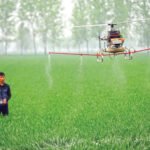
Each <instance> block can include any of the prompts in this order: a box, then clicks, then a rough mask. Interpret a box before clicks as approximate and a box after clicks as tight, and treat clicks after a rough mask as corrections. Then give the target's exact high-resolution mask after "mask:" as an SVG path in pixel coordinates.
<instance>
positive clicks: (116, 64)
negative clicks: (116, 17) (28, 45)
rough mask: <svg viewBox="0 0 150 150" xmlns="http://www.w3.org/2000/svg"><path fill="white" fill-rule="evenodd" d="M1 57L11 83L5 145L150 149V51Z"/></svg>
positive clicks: (2, 135) (1, 124) (2, 124)
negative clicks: (127, 55)
mask: <svg viewBox="0 0 150 150" xmlns="http://www.w3.org/2000/svg"><path fill="white" fill-rule="evenodd" d="M135 57H136V58H135V59H134V60H133V61H127V60H124V59H123V58H121V57H117V58H116V59H113V60H111V59H109V58H106V60H105V62H104V63H103V64H99V63H96V59H95V58H89V57H84V58H83V62H81V59H80V57H64V56H62V57H61V56H52V57H51V58H50V61H49V64H48V59H47V57H44V56H37V57H33V56H29V57H15V56H8V57H1V59H0V70H2V71H4V72H5V73H6V75H7V82H8V83H9V84H10V85H11V88H12V95H13V97H12V99H11V100H10V102H9V108H10V115H9V117H6V118H3V117H2V116H1V117H0V148H1V149H12V150H20V149H21V150H24V149H26V150H28V149H29V150H31V149H33V150H34V149H49V150H51V149H52V150H55V149H61V150H63V149H64V150H67V149H69V150H70V149H71V150H80V149H81V150H85V149H89V150H91V149H93V150H96V149H97V150H98V149H149V148H150V134H149V133H150V118H149V114H150V102H149V100H150V94H149V91H150V67H149V66H150V56H146V55H145V54H141V55H136V56H135Z"/></svg>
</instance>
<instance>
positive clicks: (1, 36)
mask: <svg viewBox="0 0 150 150" xmlns="http://www.w3.org/2000/svg"><path fill="white" fill-rule="evenodd" d="M68 7H69V6H68ZM149 9H150V2H149V1H148V0H144V1H132V0H105V1H104V0H76V1H75V2H74V7H73V14H72V17H71V19H70V20H69V21H70V22H71V24H72V26H75V25H84V24H100V23H109V22H114V23H115V22H116V23H117V22H125V21H128V23H125V24H120V25H119V29H120V30H121V31H122V33H123V35H124V36H125V37H126V38H127V39H129V41H134V43H131V45H132V44H136V45H137V46H145V47H149V46H150V34H149V33H150V29H149V26H150V20H148V19H147V20H144V21H137V22H136V21H135V22H134V20H137V19H145V18H150V13H149ZM62 12H63V8H62V1H61V0H30V1H29V0H0V54H8V50H10V51H11V49H12V50H14V51H15V52H17V53H19V54H27V53H33V54H38V53H39V51H40V52H41V53H43V54H46V53H47V52H48V50H52V51H55V50H59V48H63V49H64V48H66V49H69V48H68V47H70V48H75V49H76V50H79V51H81V50H82V49H83V48H86V50H87V51H88V52H89V51H90V50H91V48H93V47H94V48H96V47H97V45H96V41H97V37H98V35H99V34H103V32H104V31H105V32H107V30H106V26H101V27H98V28H78V29H75V28H72V30H71V31H70V32H72V36H71V37H69V38H68V37H67V38H65V36H64V34H65V33H64V28H65V27H64V25H63V16H62V14H63V13H62Z"/></svg>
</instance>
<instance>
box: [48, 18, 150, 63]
mask: <svg viewBox="0 0 150 150" xmlns="http://www.w3.org/2000/svg"><path fill="white" fill-rule="evenodd" d="M148 19H150V18H148ZM145 20H146V19H145ZM121 24H122V23H121ZM102 25H106V24H98V25H81V26H75V28H84V27H86V28H87V27H99V26H102ZM107 25H108V26H110V30H108V32H107V35H106V36H103V37H101V36H98V40H99V50H98V51H97V53H96V54H89V53H76V52H74V53H72V52H49V54H62V55H80V56H96V57H97V62H103V60H104V57H105V56H109V57H111V56H116V55H124V57H125V59H128V60H132V59H133V54H134V53H137V52H143V51H150V48H146V49H141V50H131V49H129V48H127V47H125V46H124V42H125V38H124V37H123V36H122V34H121V31H120V30H118V29H116V28H115V27H116V26H117V24H115V23H110V24H107ZM102 44H103V47H102Z"/></svg>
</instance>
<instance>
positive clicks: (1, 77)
mask: <svg viewBox="0 0 150 150" xmlns="http://www.w3.org/2000/svg"><path fill="white" fill-rule="evenodd" d="M4 82H5V73H4V72H0V84H3V83H4Z"/></svg>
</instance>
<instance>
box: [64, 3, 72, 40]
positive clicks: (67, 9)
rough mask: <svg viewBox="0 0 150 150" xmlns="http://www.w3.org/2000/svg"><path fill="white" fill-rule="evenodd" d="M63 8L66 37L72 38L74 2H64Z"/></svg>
mask: <svg viewBox="0 0 150 150" xmlns="http://www.w3.org/2000/svg"><path fill="white" fill-rule="evenodd" d="M62 7H63V8H64V10H63V22H64V26H65V29H64V36H65V37H69V36H71V23H70V21H69V19H70V18H71V16H72V9H73V0H62Z"/></svg>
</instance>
